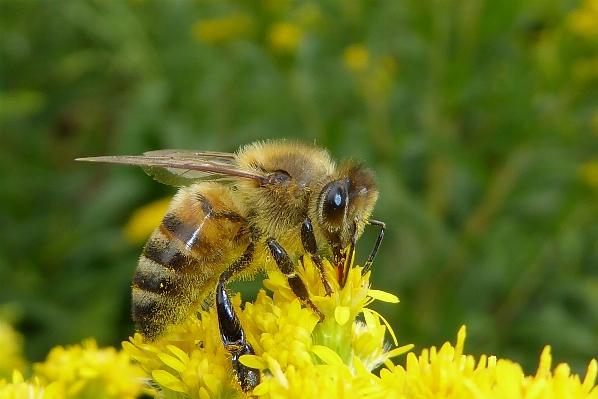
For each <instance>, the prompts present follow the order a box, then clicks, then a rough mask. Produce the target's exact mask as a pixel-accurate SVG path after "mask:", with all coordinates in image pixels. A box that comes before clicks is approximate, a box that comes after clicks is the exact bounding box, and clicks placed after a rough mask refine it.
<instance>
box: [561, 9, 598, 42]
mask: <svg viewBox="0 0 598 399" xmlns="http://www.w3.org/2000/svg"><path fill="white" fill-rule="evenodd" d="M568 22H569V26H570V28H571V30H573V31H574V32H576V33H578V34H580V35H583V36H588V37H593V38H595V39H598V2H597V1H596V0H584V1H583V2H582V4H581V7H580V8H578V9H576V10H574V11H573V12H571V14H569V21H568Z"/></svg>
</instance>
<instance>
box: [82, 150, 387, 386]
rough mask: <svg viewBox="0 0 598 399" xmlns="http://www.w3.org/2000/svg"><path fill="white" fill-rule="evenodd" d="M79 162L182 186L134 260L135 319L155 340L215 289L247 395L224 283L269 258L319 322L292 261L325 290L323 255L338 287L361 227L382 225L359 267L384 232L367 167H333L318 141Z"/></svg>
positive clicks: (251, 372) (240, 342)
mask: <svg viewBox="0 0 598 399" xmlns="http://www.w3.org/2000/svg"><path fill="white" fill-rule="evenodd" d="M78 160H81V161H90V162H108V163H117V164H127V165H138V166H141V167H143V168H144V169H145V171H146V172H147V173H148V174H150V175H151V176H153V177H154V178H155V179H156V180H158V181H160V182H162V183H166V184H170V185H174V186H182V188H180V189H179V191H178V193H177V194H176V195H175V197H174V198H173V200H172V202H171V204H170V207H169V209H168V211H167V212H166V215H165V216H164V219H163V220H162V223H161V224H160V226H159V227H158V228H156V230H155V231H154V232H153V233H152V235H151V237H150V239H149V241H148V242H147V244H146V245H145V247H144V249H143V253H142V254H141V257H140V258H139V262H138V265H137V268H136V270H135V273H134V277H133V287H132V316H133V320H134V321H135V323H136V326H137V329H138V330H139V331H140V332H141V334H142V335H143V336H144V337H145V338H146V339H148V340H151V341H153V340H156V339H158V338H160V337H161V336H163V335H164V334H165V333H167V332H168V330H169V329H170V328H171V327H172V326H173V325H176V324H180V323H182V322H183V321H184V320H185V319H186V318H187V316H188V315H189V314H191V313H192V312H193V311H195V310H197V309H198V308H199V307H201V306H202V305H205V304H206V303H210V302H211V301H209V298H210V296H211V295H214V296H213V298H214V301H213V303H215V307H216V311H217V315H218V321H219V328H220V337H221V340H222V342H223V344H224V347H225V348H226V350H227V351H228V352H230V354H231V356H232V365H233V369H234V372H235V374H236V377H237V379H238V381H239V383H240V385H241V388H242V389H243V390H244V391H245V392H248V391H251V390H252V389H253V388H254V387H255V386H257V385H258V384H259V382H260V373H259V370H256V369H252V368H249V367H247V366H244V365H242V364H241V363H240V362H239V357H240V356H242V355H245V354H253V353H254V351H253V348H252V347H251V345H250V344H249V342H247V340H246V337H245V332H244V330H243V327H242V326H241V324H240V322H239V319H238V317H237V315H236V313H235V311H234V309H233V306H232V303H231V301H230V298H229V296H228V293H227V291H226V284H227V283H228V282H229V281H230V280H231V279H233V278H251V277H253V276H254V275H255V274H256V273H257V272H259V271H260V270H261V269H264V268H266V267H270V266H269V265H270V264H272V263H273V264H272V265H271V266H272V267H277V268H278V269H279V270H280V271H281V272H282V273H283V274H284V275H285V276H286V278H287V281H288V284H289V286H290V288H291V289H292V291H293V292H294V294H295V295H296V296H297V297H298V298H299V299H300V300H301V301H303V302H304V303H305V304H306V305H308V306H309V307H311V308H312V309H313V311H314V312H315V313H316V314H317V315H318V317H320V319H321V320H323V319H324V315H323V314H322V313H321V312H320V311H319V310H318V309H317V307H316V306H315V305H314V304H313V302H312V301H311V299H310V297H309V292H308V290H307V288H306V286H305V284H304V282H303V281H302V280H301V278H300V276H299V275H297V273H296V271H295V264H296V262H297V261H298V260H299V259H301V258H302V257H304V256H308V257H309V258H311V260H312V261H313V263H314V264H315V265H316V267H317V269H318V272H319V275H320V278H321V280H322V284H323V285H324V288H325V291H326V293H327V295H331V294H332V288H331V286H330V284H329V282H328V279H329V276H327V275H326V271H325V268H324V265H323V263H322V257H327V258H328V259H330V260H331V262H332V264H333V265H334V266H335V270H336V274H337V276H335V278H337V279H338V281H339V282H340V285H341V287H342V286H344V284H345V282H346V278H347V274H348V267H350V265H351V264H352V261H353V256H354V251H355V242H356V241H357V239H358V238H359V237H360V236H361V234H362V232H363V229H364V227H365V225H367V224H369V225H375V226H378V227H380V233H379V235H378V239H377V241H376V244H375V246H374V248H373V250H372V252H371V254H370V256H369V258H368V260H367V261H366V263H365V264H364V269H363V273H365V272H367V270H368V269H369V268H370V266H371V264H372V262H373V260H374V257H375V256H376V253H377V251H378V248H379V246H380V243H381V241H382V238H383V236H384V231H385V224H384V223H382V222H380V221H377V220H372V219H370V214H371V212H372V210H373V207H374V204H375V203H376V200H377V198H378V188H377V183H376V178H375V176H374V174H373V172H372V171H371V170H370V169H368V168H367V167H366V166H365V165H363V164H362V163H358V162H355V161H352V160H350V161H346V162H343V163H341V164H340V166H337V165H336V164H335V162H334V161H333V160H332V158H331V157H330V155H329V153H328V152H327V151H326V150H325V149H322V148H319V147H316V146H315V145H307V144H302V143H300V142H294V141H285V140H273V141H266V142H256V143H252V144H248V145H246V146H243V147H241V148H240V149H239V150H238V151H237V152H236V153H223V152H210V151H188V150H160V151H151V152H146V153H144V154H143V155H140V156H104V157H93V158H79V159H78Z"/></svg>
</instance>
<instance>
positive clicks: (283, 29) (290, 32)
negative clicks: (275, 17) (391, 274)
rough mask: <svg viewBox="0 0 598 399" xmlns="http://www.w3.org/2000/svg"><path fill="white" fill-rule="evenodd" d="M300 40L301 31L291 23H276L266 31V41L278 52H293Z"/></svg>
mask: <svg viewBox="0 0 598 399" xmlns="http://www.w3.org/2000/svg"><path fill="white" fill-rule="evenodd" d="M302 40H303V31H302V30H301V28H299V27H298V26H297V25H294V24H291V23H286V22H280V23H276V24H274V25H272V26H271V27H270V29H269V31H268V42H269V43H270V46H271V47H272V48H273V49H274V50H275V51H277V52H279V53H293V52H295V51H296V50H297V48H298V47H299V45H300V44H301V41H302Z"/></svg>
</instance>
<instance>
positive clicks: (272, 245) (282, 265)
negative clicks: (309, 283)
mask: <svg viewBox="0 0 598 399" xmlns="http://www.w3.org/2000/svg"><path fill="white" fill-rule="evenodd" d="M266 245H268V248H269V249H270V253H271V254H272V257H273V258H274V261H275V262H276V266H278V269H280V271H281V272H282V274H284V275H285V276H286V278H287V281H288V282H289V286H290V287H291V290H292V291H293V293H294V294H295V295H296V296H297V298H299V299H301V300H302V301H303V302H305V303H307V304H308V305H309V307H310V308H312V309H313V311H314V312H316V314H317V315H318V317H319V318H320V321H324V314H323V313H322V312H320V310H319V309H318V308H317V307H316V305H314V303H313V302H312V301H311V299H309V292H308V291H307V287H306V286H305V283H304V282H303V280H301V277H299V276H298V275H297V271H296V269H295V264H294V263H293V261H292V260H291V257H290V256H289V254H287V251H285V250H284V248H283V247H281V246H280V244H279V243H278V242H277V241H276V240H275V239H274V238H272V237H270V238H268V239H267V240H266Z"/></svg>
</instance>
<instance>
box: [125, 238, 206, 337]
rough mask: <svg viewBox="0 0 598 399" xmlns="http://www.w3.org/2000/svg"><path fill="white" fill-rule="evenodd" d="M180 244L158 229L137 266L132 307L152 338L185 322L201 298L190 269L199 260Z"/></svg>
mask: <svg viewBox="0 0 598 399" xmlns="http://www.w3.org/2000/svg"><path fill="white" fill-rule="evenodd" d="M179 246H180V245H177V242H176V241H174V240H169V239H168V238H167V237H165V236H164V234H163V233H162V232H161V231H160V229H156V231H154V233H153V234H152V236H151V238H150V240H149V241H148V243H147V244H146V246H145V248H144V249H143V254H142V255H141V257H140V258H139V263H138V264H137V268H136V269H135V274H134V276H133V292H132V294H133V295H132V309H131V311H132V314H133V320H134V321H135V323H136V324H137V329H138V330H140V331H141V333H142V334H143V335H144V336H145V337H146V338H148V339H150V340H155V339H156V338H158V337H159V336H160V335H162V334H163V333H164V332H165V331H166V329H167V328H168V327H169V326H170V325H173V324H178V323H181V322H183V321H184V319H185V316H186V315H187V314H188V313H189V311H190V308H191V306H192V305H193V303H194V302H195V301H196V299H197V295H198V293H197V292H194V290H193V289H192V288H190V287H191V286H192V285H193V284H192V281H193V280H194V277H193V275H192V274H190V273H189V272H190V271H191V270H193V269H194V268H193V266H194V263H196V261H195V260H194V259H193V258H191V257H190V256H189V254H188V253H184V252H183V251H181V249H180V248H179ZM195 266H196V265H195Z"/></svg>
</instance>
